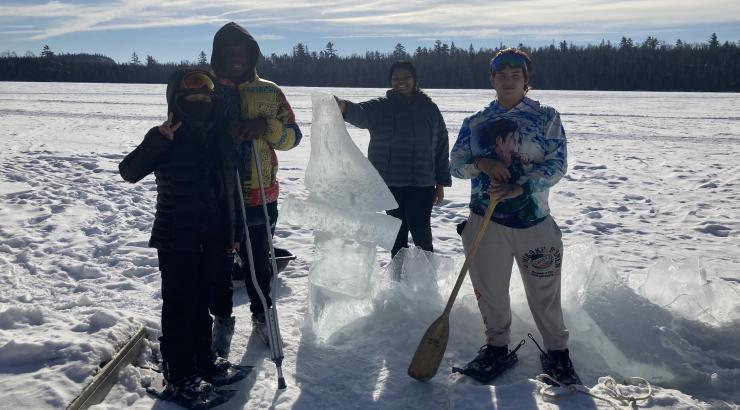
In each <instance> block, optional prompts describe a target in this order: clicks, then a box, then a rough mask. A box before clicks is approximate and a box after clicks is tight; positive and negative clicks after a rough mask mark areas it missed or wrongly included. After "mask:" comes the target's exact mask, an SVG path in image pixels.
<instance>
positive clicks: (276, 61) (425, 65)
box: [0, 34, 740, 91]
mask: <svg viewBox="0 0 740 410" xmlns="http://www.w3.org/2000/svg"><path fill="white" fill-rule="evenodd" d="M503 47H505V46H504V45H499V47H497V48H495V49H486V48H481V49H477V50H476V49H474V48H473V46H472V45H470V46H469V47H467V48H460V47H457V46H456V45H455V43H454V42H453V43H451V44H447V43H444V42H442V41H439V40H437V41H436V42H435V43H434V44H433V45H432V46H431V47H418V48H416V49H415V50H413V51H411V52H408V51H407V50H406V49H405V48H404V46H403V45H402V44H397V45H396V47H395V49H394V50H393V51H391V52H386V53H382V52H379V51H374V52H366V53H365V54H364V55H356V54H355V55H351V56H340V55H339V54H338V50H336V49H335V47H334V44H333V43H331V42H330V43H327V44H326V47H325V48H324V49H322V50H319V51H312V50H309V49H308V47H307V46H306V45H305V44H303V43H299V44H297V45H296V46H295V47H293V50H292V52H291V53H289V54H288V53H285V54H274V53H273V54H270V55H267V56H264V58H262V59H260V62H259V64H258V66H257V70H258V72H259V73H260V75H261V76H262V77H264V78H267V79H270V80H272V81H275V82H277V83H278V84H281V85H293V86H333V87H387V86H388V71H387V70H388V67H389V66H390V65H391V64H392V63H393V61H396V60H399V59H406V60H410V61H412V62H413V63H414V64H415V65H416V67H417V70H418V76H419V84H420V85H421V86H422V87H424V88H489V87H490V85H489V83H488V73H487V70H488V63H489V61H490V59H491V57H492V56H493V55H494V54H495V53H496V51H498V49H500V48H503ZM518 47H519V48H523V49H525V50H527V51H528V52H529V53H530V55H531V56H532V60H533V61H534V74H533V78H532V85H533V86H534V87H535V88H538V89H561V90H650V91H740V76H738V73H740V41H739V42H736V43H730V42H724V43H720V41H719V40H718V39H717V36H716V35H715V34H712V35H711V36H710V38H709V41H708V42H707V43H701V44H686V43H683V42H682V41H681V40H678V41H677V42H676V43H675V44H666V43H664V42H661V41H659V40H658V39H657V38H655V37H648V38H647V39H646V40H645V41H644V42H642V43H636V42H633V40H632V39H629V38H625V37H623V38H622V40H621V41H620V42H619V43H616V44H613V43H611V42H608V41H605V42H602V43H601V44H598V45H587V46H578V45H573V44H570V43H567V42H565V41H563V42H560V43H558V44H551V45H549V46H545V47H538V48H530V47H526V46H524V45H521V44H520V45H519V46H518ZM192 67H198V68H203V69H208V68H209V66H208V58H207V56H206V54H205V53H204V52H201V53H200V55H199V56H198V57H197V59H196V60H195V61H182V62H180V63H166V64H162V63H159V62H157V61H156V60H155V59H154V57H152V56H147V57H146V59H145V61H141V60H140V59H139V57H138V55H136V53H134V54H133V55H132V56H131V61H129V62H127V63H123V64H119V63H116V62H115V61H113V60H112V59H110V58H108V57H105V56H101V55H88V54H75V55H70V54H65V55H55V54H54V53H53V52H52V51H51V50H49V49H48V47H47V46H45V48H44V51H42V53H41V56H39V57H36V56H33V55H26V56H23V57H19V56H15V55H13V54H12V53H7V52H6V53H3V54H2V55H0V80H2V81H70V82H124V83H166V81H167V78H168V76H169V75H170V74H171V73H172V72H173V71H175V70H177V69H180V68H192Z"/></svg>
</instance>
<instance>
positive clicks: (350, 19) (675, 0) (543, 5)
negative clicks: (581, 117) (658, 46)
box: [0, 0, 740, 40]
mask: <svg viewBox="0 0 740 410" xmlns="http://www.w3.org/2000/svg"><path fill="white" fill-rule="evenodd" d="M245 3H247V4H246V5H245ZM0 16H3V17H2V18H0V22H9V23H11V24H13V25H3V26H0V28H2V29H5V31H6V32H12V33H16V34H18V33H27V34H31V35H32V36H31V39H33V40H43V39H48V38H52V37H58V36H63V35H66V34H71V33H79V32H86V31H99V30H133V29H142V28H156V27H172V26H194V25H203V24H222V23H224V22H226V21H231V20H235V21H237V22H239V23H242V24H244V25H246V26H247V27H250V28H261V29H264V30H266V31H273V33H271V34H264V33H263V34H260V36H261V39H265V40H269V39H282V38H284V35H283V34H277V33H278V32H279V30H281V29H286V28H290V29H292V30H295V31H301V30H304V31H313V32H320V33H322V34H324V35H325V36H326V37H334V38H351V37H390V36H394V37H416V38H426V37H429V38H432V37H436V38H455V37H465V38H487V37H494V36H500V35H501V34H502V33H506V34H509V33H511V34H513V33H519V35H527V36H537V35H539V36H552V35H562V34H566V33H579V34H583V33H598V32H603V31H611V30H614V31H618V30H625V29H633V30H634V29H651V28H656V29H657V28H660V27H672V28H675V27H680V26H682V25H686V24H701V23H703V24H707V23H722V22H740V2H739V1H737V0H705V1H704V2H702V4H701V5H700V6H698V5H697V3H696V1H695V0H651V1H645V0H620V1H605V0H562V1H560V0H505V1H496V2H492V1H490V0H488V1H482V0H462V1H458V2H455V3H452V2H449V1H447V0H444V1H442V0H406V1H404V2H399V1H398V0H369V1H362V0H336V1H325V0H319V1H309V2H302V3H293V2H260V3H256V2H253V4H249V2H244V1H243V0H222V1H211V2H204V1H202V0H175V1H164V2H161V3H155V2H151V1H149V0H104V1H100V2H97V3H92V4H91V3H87V2H86V3H76V2H74V1H64V0H56V1H50V2H47V3H45V4H37V5H26V4H20V3H19V4H6V5H3V6H0ZM26 21H33V22H34V23H38V25H37V26H34V27H33V30H31V29H30V27H25V26H24V25H23V24H19V23H22V22H26ZM19 26H22V27H19Z"/></svg>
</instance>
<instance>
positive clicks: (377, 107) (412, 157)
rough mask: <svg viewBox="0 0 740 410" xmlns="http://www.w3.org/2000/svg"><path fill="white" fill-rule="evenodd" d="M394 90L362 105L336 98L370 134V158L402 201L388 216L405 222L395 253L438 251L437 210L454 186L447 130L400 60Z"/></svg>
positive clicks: (394, 69) (412, 73) (393, 77)
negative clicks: (405, 249) (411, 249)
mask: <svg viewBox="0 0 740 410" xmlns="http://www.w3.org/2000/svg"><path fill="white" fill-rule="evenodd" d="M388 77H389V81H390V84H391V89H390V90H388V91H387V92H386V96H385V97H381V98H376V99H373V100H369V101H365V102H361V103H359V104H356V103H353V102H350V101H346V100H341V99H339V98H337V103H338V104H339V108H340V109H341V110H342V115H343V116H344V119H345V120H346V121H347V122H349V123H350V124H352V125H354V126H355V127H358V128H365V129H368V130H369V131H370V145H369V147H368V154H367V156H368V159H369V160H370V162H371V163H372V164H373V166H375V168H376V169H377V170H378V172H379V173H380V176H381V177H383V180H384V181H385V183H386V184H387V185H388V188H390V190H391V192H392V193H393V196H394V197H395V198H396V202H398V208H397V209H393V210H388V211H387V212H388V214H389V215H391V216H394V217H396V218H399V219H400V220H401V229H400V230H399V232H398V236H397V237H396V242H395V244H394V245H393V249H392V250H391V254H392V255H395V254H396V253H397V252H398V251H399V250H400V249H401V248H403V247H408V235H409V231H411V236H412V238H413V240H414V244H416V246H419V247H421V248H422V249H424V250H427V251H430V252H431V251H433V247H432V228H431V223H430V220H431V214H432V206H433V205H437V204H439V203H441V202H442V199H443V198H444V187H446V186H451V185H452V178H451V176H450V167H449V138H448V136H447V126H446V125H445V122H444V119H443V118H442V113H440V111H439V108H438V107H437V104H435V103H434V102H432V100H431V98H429V96H427V95H426V94H425V93H424V92H422V91H421V90H419V87H418V85H417V81H416V69H415V68H414V66H413V65H412V64H411V63H410V62H408V61H397V62H396V63H394V64H393V65H392V66H391V68H390V70H389V73H388Z"/></svg>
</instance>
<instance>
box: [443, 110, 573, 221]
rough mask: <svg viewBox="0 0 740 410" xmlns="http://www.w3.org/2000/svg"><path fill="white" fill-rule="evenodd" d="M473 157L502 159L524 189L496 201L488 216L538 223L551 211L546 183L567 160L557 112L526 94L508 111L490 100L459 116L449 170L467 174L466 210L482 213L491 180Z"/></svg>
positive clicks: (552, 182)
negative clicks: (490, 214)
mask: <svg viewBox="0 0 740 410" xmlns="http://www.w3.org/2000/svg"><path fill="white" fill-rule="evenodd" d="M476 158H493V159H497V160H499V161H502V162H504V164H506V165H507V166H508V168H509V171H510V172H511V175H512V176H511V180H510V181H509V182H511V183H517V184H520V185H522V187H523V189H524V193H523V194H522V195H520V196H519V197H516V198H511V199H508V200H505V201H502V202H501V203H499V204H498V205H497V206H496V209H495V211H494V214H493V217H491V220H492V221H494V222H497V223H500V224H502V225H505V226H509V227H512V228H526V227H530V226H534V225H536V224H537V223H539V222H540V221H542V220H543V219H544V218H545V217H547V216H548V215H549V214H550V207H549V206H548V203H547V197H548V195H549V192H550V187H551V186H553V185H555V184H556V183H557V182H558V181H559V180H560V178H562V177H563V175H565V171H566V169H567V166H568V165H567V146H566V139H565V130H564V129H563V126H562V124H561V123H560V114H559V113H558V112H557V111H556V110H555V109H554V108H552V107H547V106H543V105H540V103H539V102H538V101H535V100H532V99H530V98H527V97H524V99H523V100H522V102H520V103H519V104H518V105H517V106H516V107H514V108H512V109H510V110H508V111H507V110H506V109H504V108H503V107H502V106H501V105H500V104H499V102H498V101H497V100H494V101H493V102H492V103H491V104H490V105H489V106H488V107H486V108H485V109H483V110H482V111H479V112H477V113H475V114H473V115H471V116H470V117H468V118H466V119H465V121H463V124H462V127H461V128H460V133H459V135H458V137H457V141H456V142H455V146H454V147H453V148H452V152H451V153H450V170H451V172H452V175H453V176H455V177H457V178H465V179H471V194H470V210H471V211H472V212H473V213H476V214H478V215H483V214H484V213H485V210H486V207H487V206H488V199H489V197H488V186H489V185H490V182H491V181H490V178H489V177H488V175H486V174H485V173H483V172H480V171H479V170H477V169H476V168H475V166H474V165H473V162H474V161H475V159H476Z"/></svg>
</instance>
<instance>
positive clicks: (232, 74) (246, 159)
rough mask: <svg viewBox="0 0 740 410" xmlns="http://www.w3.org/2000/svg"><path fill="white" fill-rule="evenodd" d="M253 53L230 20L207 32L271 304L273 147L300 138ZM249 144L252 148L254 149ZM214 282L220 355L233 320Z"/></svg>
mask: <svg viewBox="0 0 740 410" xmlns="http://www.w3.org/2000/svg"><path fill="white" fill-rule="evenodd" d="M259 56H260V48H259V45H258V44H257V41H255V39H254V37H252V36H251V35H250V34H249V32H248V31H247V30H245V29H244V28H243V27H241V26H239V25H238V24H236V23H233V22H231V23H228V24H226V25H224V26H223V27H221V28H220V29H219V30H218V32H216V35H215V36H214V38H213V52H212V54H211V68H212V69H213V72H214V73H215V75H216V77H217V80H218V84H217V93H218V95H219V98H220V99H221V101H222V103H223V104H224V107H225V111H226V112H225V113H224V114H225V118H227V122H228V124H227V127H226V128H227V130H228V133H229V134H230V135H231V137H232V139H233V140H234V142H235V143H236V144H237V149H238V151H239V156H240V159H239V165H240V166H239V175H240V177H241V184H242V191H243V196H244V204H245V208H246V209H245V211H246V216H247V222H248V224H249V235H250V241H251V244H252V247H251V248H252V254H253V257H254V264H255V267H254V268H255V275H256V277H257V281H258V283H259V288H260V289H261V291H262V293H263V294H264V296H265V298H266V302H267V305H268V307H269V306H271V305H272V300H271V299H270V280H271V278H272V274H273V272H272V268H271V263H270V259H269V243H268V237H267V235H272V234H273V232H274V227H275V222H276V221H277V217H278V208H277V200H278V193H279V184H278V180H277V171H278V159H277V155H276V153H275V150H281V151H286V150H289V149H292V148H293V147H295V146H296V145H298V143H299V142H300V141H301V131H300V129H299V128H298V125H297V124H296V122H295V115H294V114H293V110H292V109H291V108H290V104H288V100H287V99H286V98H285V95H284V94H283V92H282V91H281V90H280V87H278V86H277V85H276V84H275V83H273V82H271V81H267V80H265V79H263V78H260V77H259V76H258V75H257V71H256V65H257V60H258V58H259ZM253 144H254V145H253ZM253 147H255V148H256V150H255V152H254V153H253ZM255 154H256V155H257V156H258V157H259V163H260V166H261V175H262V177H263V180H262V184H263V186H264V191H265V198H263V197H262V194H261V192H260V183H259V180H258V178H259V172H258V171H257V162H256V161H255V160H254V155H255ZM263 201H264V202H263ZM264 203H266V204H267V209H268V213H269V218H270V220H269V221H265V217H264V211H263V204H264ZM268 226H269V227H270V228H269V229H268ZM239 254H240V256H241V258H242V260H244V261H246V260H247V250H246V247H244V246H243V247H241V248H240V249H239ZM245 282H246V288H247V294H248V295H249V299H250V302H251V303H250V310H251V312H252V325H253V326H252V330H253V332H255V333H256V334H257V335H258V336H260V338H262V340H263V341H266V340H267V336H266V324H265V312H264V307H263V306H262V303H261V301H260V299H259V296H258V293H257V289H256V287H255V286H254V285H253V283H252V279H251V274H249V275H246V278H245ZM214 288H215V291H214V292H213V296H212V303H211V312H212V313H213V314H214V316H215V320H214V327H213V348H214V351H215V352H216V353H217V354H218V355H219V356H221V357H226V356H227V355H228V353H229V346H230V343H231V335H232V334H233V331H234V322H235V318H234V317H233V316H232V300H231V297H232V287H231V282H230V281H229V283H223V284H216V285H215V286H214Z"/></svg>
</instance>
